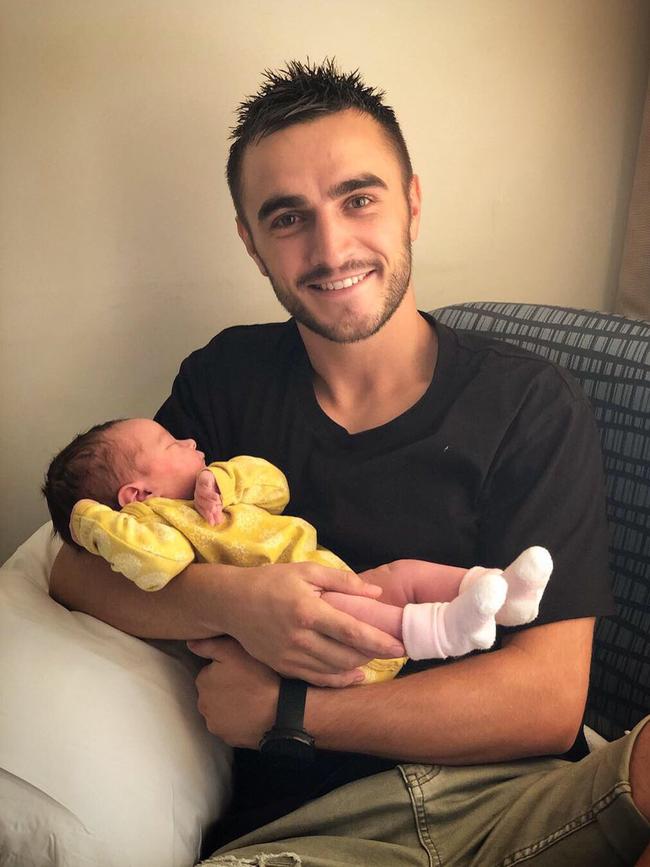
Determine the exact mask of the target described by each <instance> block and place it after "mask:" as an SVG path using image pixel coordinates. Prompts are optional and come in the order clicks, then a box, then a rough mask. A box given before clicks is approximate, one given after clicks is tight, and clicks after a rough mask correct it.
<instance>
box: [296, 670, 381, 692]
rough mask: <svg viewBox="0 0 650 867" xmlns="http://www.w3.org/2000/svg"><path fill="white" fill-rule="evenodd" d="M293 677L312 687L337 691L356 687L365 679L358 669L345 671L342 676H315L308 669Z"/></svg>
mask: <svg viewBox="0 0 650 867" xmlns="http://www.w3.org/2000/svg"><path fill="white" fill-rule="evenodd" d="M293 677H298V678H299V679H300V680H304V681H306V682H307V683H310V684H311V685H312V686H328V687H336V688H339V689H340V688H341V687H345V686H358V685H359V684H361V683H363V681H364V679H365V678H364V674H363V672H362V671H360V670H359V669H358V668H354V669H352V671H346V672H344V673H343V674H316V673H314V672H312V671H310V670H309V669H305V670H304V671H303V672H301V673H300V674H297V675H293Z"/></svg>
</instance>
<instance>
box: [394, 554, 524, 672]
mask: <svg viewBox="0 0 650 867" xmlns="http://www.w3.org/2000/svg"><path fill="white" fill-rule="evenodd" d="M472 571H473V570H472ZM507 589H508V585H507V584H506V582H505V580H504V578H503V576H502V574H501V572H500V571H498V570H497V569H482V570H481V573H480V574H477V573H475V574H474V577H473V580H472V581H471V582H468V583H467V585H466V586H465V589H464V590H463V592H462V593H461V594H460V595H459V596H457V597H456V598H455V599H452V600H451V602H426V603H423V604H420V605H413V604H410V605H406V606H405V608H404V615H403V620H402V641H403V643H404V647H405V648H406V652H407V654H408V655H409V656H410V657H411V659H445V658H446V657H448V656H463V655H464V654H466V653H470V651H472V650H484V649H486V648H488V647H491V646H492V645H493V644H494V639H495V637H496V621H495V614H496V612H497V611H499V609H500V608H501V607H502V606H503V603H504V601H505V598H506V592H507Z"/></svg>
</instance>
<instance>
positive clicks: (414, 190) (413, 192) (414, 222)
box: [408, 175, 422, 241]
mask: <svg viewBox="0 0 650 867" xmlns="http://www.w3.org/2000/svg"><path fill="white" fill-rule="evenodd" d="M408 204H409V211H410V221H409V235H410V238H411V241H415V240H417V237H418V233H419V231H420V216H421V214H422V191H421V190H420V178H419V177H418V176H417V175H413V177H412V178H411V182H410V184H409V194H408Z"/></svg>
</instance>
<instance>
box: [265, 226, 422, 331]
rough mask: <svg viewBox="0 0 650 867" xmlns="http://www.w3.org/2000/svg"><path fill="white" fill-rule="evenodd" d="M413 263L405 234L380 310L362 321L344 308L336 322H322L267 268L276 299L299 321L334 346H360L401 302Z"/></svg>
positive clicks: (378, 328)
mask: <svg viewBox="0 0 650 867" xmlns="http://www.w3.org/2000/svg"><path fill="white" fill-rule="evenodd" d="M411 261H412V255H411V239H410V237H409V235H408V233H406V235H405V238H404V246H403V249H402V253H401V255H400V258H399V259H398V262H397V265H396V267H395V269H394V270H393V272H392V273H391V274H390V277H389V278H388V282H387V285H386V289H385V292H384V296H383V303H382V305H381V308H380V310H378V311H377V313H375V314H370V315H368V316H365V317H363V318H361V317H359V316H358V315H357V314H355V313H354V311H353V310H350V309H348V308H345V307H344V308H343V310H342V314H341V315H340V316H339V319H338V321H337V322H335V323H327V322H322V321H320V320H319V319H318V317H317V316H316V315H315V314H313V313H312V312H311V311H310V310H309V309H308V308H307V307H306V306H305V305H304V304H303V302H302V301H301V299H300V298H298V297H296V295H294V294H292V293H291V292H289V291H288V290H287V289H286V288H285V287H284V286H281V285H280V284H279V283H278V282H277V281H276V280H275V279H274V278H273V275H272V274H271V272H270V271H268V269H267V273H268V274H269V280H270V281H271V286H272V287H273V291H274V292H275V296H276V298H277V299H278V301H279V302H280V304H282V306H283V307H284V309H285V310H286V311H287V313H289V314H290V315H291V316H293V318H294V319H295V320H296V321H297V322H299V323H300V324H301V325H304V327H305V328H308V329H309V330H310V331H313V332H314V334H318V335H320V336H321V337H324V338H326V339H327V340H331V341H332V342H333V343H358V342H359V341H361V340H367V338H368V337H372V336H373V334H376V333H377V332H378V331H379V330H380V329H381V328H383V327H384V325H385V324H386V323H387V322H388V320H389V319H390V318H391V316H392V315H393V314H394V313H395V311H396V310H397V308H398V307H399V306H400V304H401V303H402V300H403V298H404V296H405V295H406V291H407V289H408V287H409V283H410V280H411ZM316 291H319V290H316ZM322 291H326V290H322Z"/></svg>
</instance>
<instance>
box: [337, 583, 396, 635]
mask: <svg viewBox="0 0 650 867" xmlns="http://www.w3.org/2000/svg"><path fill="white" fill-rule="evenodd" d="M321 599H323V600H324V601H325V602H328V603H329V604H330V605H331V606H332V607H333V608H337V609H338V610H339V611H345V613H346V614H351V615H352V616H353V617H356V618H357V620H362V621H363V622H364V623H369V624H370V625H371V626H376V627H377V629H381V630H382V632H387V633H388V634H389V635H394V636H395V638H399V640H400V641H401V640H402V612H403V609H402V608H401V607H398V606H396V605H386V604H385V603H384V602H378V601H377V600H376V599H368V598H366V597H365V596H351V595H350V594H348V593H330V592H327V593H323V594H322V596H321Z"/></svg>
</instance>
